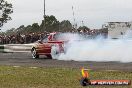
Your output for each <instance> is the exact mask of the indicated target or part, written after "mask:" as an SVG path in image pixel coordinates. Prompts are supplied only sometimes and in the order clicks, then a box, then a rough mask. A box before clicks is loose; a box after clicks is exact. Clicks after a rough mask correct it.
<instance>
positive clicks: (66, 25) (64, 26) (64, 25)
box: [60, 20, 72, 32]
mask: <svg viewBox="0 0 132 88" xmlns="http://www.w3.org/2000/svg"><path fill="white" fill-rule="evenodd" d="M71 30H72V24H71V22H70V21H69V20H63V21H62V22H61V23H60V31H62V32H68V31H71Z"/></svg>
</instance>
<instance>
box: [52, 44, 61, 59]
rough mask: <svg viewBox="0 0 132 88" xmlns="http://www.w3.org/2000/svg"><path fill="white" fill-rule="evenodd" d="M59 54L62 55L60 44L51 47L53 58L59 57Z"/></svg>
mask: <svg viewBox="0 0 132 88" xmlns="http://www.w3.org/2000/svg"><path fill="white" fill-rule="evenodd" d="M59 55H60V52H59V46H57V45H56V46H52V47H51V57H52V59H58V58H59Z"/></svg>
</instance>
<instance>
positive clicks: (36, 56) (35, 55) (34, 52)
mask: <svg viewBox="0 0 132 88" xmlns="http://www.w3.org/2000/svg"><path fill="white" fill-rule="evenodd" d="M31 53H32V58H33V59H37V58H39V55H38V54H37V51H36V49H35V48H33V49H32V50H31Z"/></svg>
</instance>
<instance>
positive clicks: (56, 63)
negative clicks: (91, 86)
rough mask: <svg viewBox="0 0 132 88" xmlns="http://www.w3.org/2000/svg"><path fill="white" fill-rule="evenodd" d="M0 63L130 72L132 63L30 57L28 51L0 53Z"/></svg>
mask: <svg viewBox="0 0 132 88" xmlns="http://www.w3.org/2000/svg"><path fill="white" fill-rule="evenodd" d="M0 65H11V66H33V67H36V66H37V67H68V68H80V67H86V68H88V69H92V70H121V71H130V72H132V63H120V62H90V61H87V62H77V61H62V60H51V59H43V58H41V59H32V56H31V54H30V53H0Z"/></svg>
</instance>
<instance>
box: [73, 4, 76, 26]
mask: <svg viewBox="0 0 132 88" xmlns="http://www.w3.org/2000/svg"><path fill="white" fill-rule="evenodd" d="M72 12H73V14H72V15H73V22H74V23H73V28H76V19H75V13H74V8H73V6H72Z"/></svg>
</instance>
